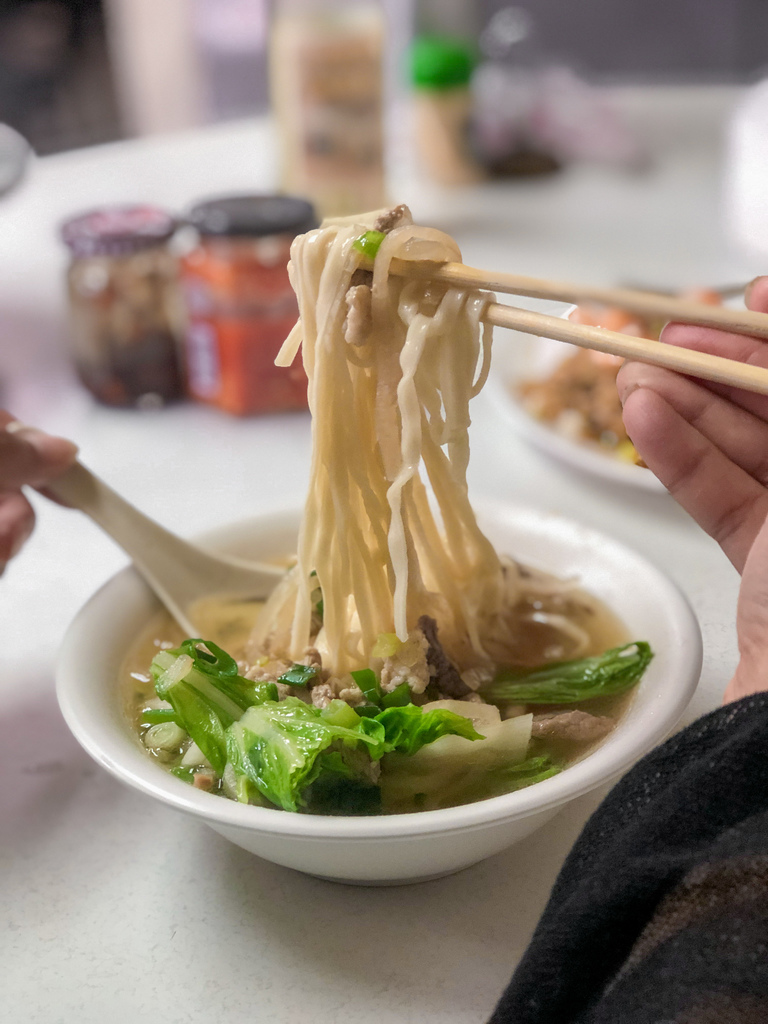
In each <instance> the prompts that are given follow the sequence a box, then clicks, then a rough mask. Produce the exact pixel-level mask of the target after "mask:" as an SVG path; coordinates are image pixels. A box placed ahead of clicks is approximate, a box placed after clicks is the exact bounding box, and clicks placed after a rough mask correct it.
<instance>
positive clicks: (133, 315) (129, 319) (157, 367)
mask: <svg viewBox="0 0 768 1024" xmlns="http://www.w3.org/2000/svg"><path fill="white" fill-rule="evenodd" d="M175 226H176V225H175V222H174V220H173V218H172V217H171V216H169V214H167V213H165V212H164V211H163V210H159V209H156V208H155V207H152V206H130V207H113V208H104V209H99V210H94V211H92V212H90V213H86V214H83V215H81V216H78V217H75V218H73V219H72V220H69V221H67V222H66V223H65V224H64V225H63V226H62V229H61V236H62V238H63V240H64V242H65V243H66V245H67V246H68V247H69V250H70V252H71V254H72V259H71V262H70V265H69V269H68V271H67V285H68V292H69V303H70V323H71V338H72V352H73V356H74V362H75V366H76V369H77V372H78V374H79V376H80V379H81V380H82V382H83V384H84V385H85V386H86V387H87V388H88V390H89V391H90V392H91V393H92V394H93V395H94V396H95V397H96V398H97V399H98V400H99V401H100V402H104V403H105V404H107V405H114V406H139V407H146V406H157V405H162V404H164V403H165V402H169V401H172V400H174V399H177V398H180V397H181V396H182V395H183V393H184V386H183V375H182V370H181V360H180V351H179V330H180V319H179V314H178V310H179V302H178V292H177V272H176V260H175V258H174V256H173V255H172V253H171V252H170V250H169V248H168V242H169V240H170V238H171V236H172V235H173V233H174V230H175Z"/></svg>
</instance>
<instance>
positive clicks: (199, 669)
mask: <svg viewBox="0 0 768 1024" xmlns="http://www.w3.org/2000/svg"><path fill="white" fill-rule="evenodd" d="M150 673H151V675H152V678H153V680H154V683H155V692H156V693H157V695H158V697H160V698H162V699H163V700H165V701H168V703H169V704H170V705H171V707H172V708H173V712H174V717H175V720H176V722H177V723H178V724H179V725H180V726H181V728H182V729H185V730H186V731H187V732H188V733H189V735H190V736H191V738H192V739H193V740H194V742H195V743H196V744H197V745H198V747H200V749H201V750H202V752H203V754H204V755H205V757H206V759H207V760H208V761H209V762H210V764H211V765H212V767H213V768H214V769H215V771H216V772H217V773H218V774H219V775H221V774H222V772H223V771H224V767H225V765H226V763H227V738H226V730H227V729H228V728H229V726H230V725H231V724H232V723H233V722H235V721H237V719H239V718H240V716H241V715H242V713H243V711H244V710H245V709H246V708H248V707H251V706H253V705H255V704H259V703H261V702H262V701H264V700H273V699H275V698H276V697H277V688H276V687H275V685H274V683H267V684H263V683H254V682H252V681H251V680H250V679H243V678H242V677H240V676H238V674H237V664H236V662H235V661H234V660H233V659H232V658H230V657H229V655H228V654H226V652H225V651H222V650H221V648H219V647H217V646H216V644H213V643H211V642H210V641H203V640H185V641H184V643H183V644H181V646H180V647H177V648H175V649H173V650H169V651H158V653H157V654H156V655H155V657H154V659H153V661H152V665H151V667H150Z"/></svg>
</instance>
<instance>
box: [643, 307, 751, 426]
mask: <svg viewBox="0 0 768 1024" xmlns="http://www.w3.org/2000/svg"><path fill="white" fill-rule="evenodd" d="M659 340H660V341H662V342H663V343H664V344H667V345H675V346H676V347H677V348H687V349H695V350H696V351H698V352H709V353H711V354H712V355H713V356H723V357H724V358H725V359H735V360H736V361H737V362H739V363H746V364H747V365H749V366H760V367H763V368H766V367H768V342H765V341H761V340H760V339H759V338H751V337H749V336H747V335H745V334H729V333H728V332H727V331H717V330H715V329H714V328H711V327H695V326H693V325H691V324H674V323H672V324H667V325H666V327H665V328H664V330H663V331H662V332H661V335H660V338H659ZM701 383H702V384H703V386H704V387H707V388H709V390H710V391H712V392H713V393H714V394H716V395H721V396H722V397H723V398H727V399H728V400H729V401H731V402H734V403H735V404H736V405H740V406H741V407H742V409H747V410H748V411H749V412H752V413H754V414H755V415H756V416H759V417H760V418H761V419H765V420H768V396H766V395H758V394H755V393H754V392H751V391H744V390H743V389H742V388H735V387H729V386H728V385H727V384H715V383H714V382H713V381H702V382H701Z"/></svg>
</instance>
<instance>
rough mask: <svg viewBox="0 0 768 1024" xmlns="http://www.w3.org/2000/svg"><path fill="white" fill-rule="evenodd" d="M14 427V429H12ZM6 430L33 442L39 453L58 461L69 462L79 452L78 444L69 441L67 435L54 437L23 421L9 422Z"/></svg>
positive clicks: (29, 442) (45, 457)
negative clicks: (27, 425) (28, 425)
mask: <svg viewBox="0 0 768 1024" xmlns="http://www.w3.org/2000/svg"><path fill="white" fill-rule="evenodd" d="M10 428H13V429H10ZM5 429H6V431H7V432H8V433H11V434H15V435H16V436H17V437H20V438H21V439H22V440H23V441H26V442H27V444H31V445H32V447H33V448H34V449H35V451H36V452H37V453H38V455H41V456H42V457H43V458H44V459H48V460H50V459H53V460H55V461H56V462H69V461H71V460H72V459H74V458H75V456H76V455H77V452H78V448H77V445H76V444H73V443H72V441H68V440H67V439H66V438H65V437H53V436H52V435H51V434H46V433H44V432H43V431H42V430H38V429H37V428H36V427H26V426H24V424H23V423H17V422H13V423H9V424H8V425H7V426H6V428H5Z"/></svg>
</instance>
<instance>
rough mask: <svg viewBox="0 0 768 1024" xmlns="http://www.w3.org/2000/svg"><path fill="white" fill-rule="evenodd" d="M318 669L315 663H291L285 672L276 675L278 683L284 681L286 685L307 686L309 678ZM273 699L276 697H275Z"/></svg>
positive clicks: (314, 674) (312, 676)
mask: <svg viewBox="0 0 768 1024" xmlns="http://www.w3.org/2000/svg"><path fill="white" fill-rule="evenodd" d="M319 671H320V669H319V668H318V667H317V665H298V664H296V665H292V666H291V667H290V668H289V669H288V671H287V672H283V674H282V675H281V676H278V677H277V681H278V683H285V685H286V686H307V685H308V683H309V682H310V680H312V679H314V678H315V676H316V675H317V674H318V672H319ZM275 700H277V698H276V697H275Z"/></svg>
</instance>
